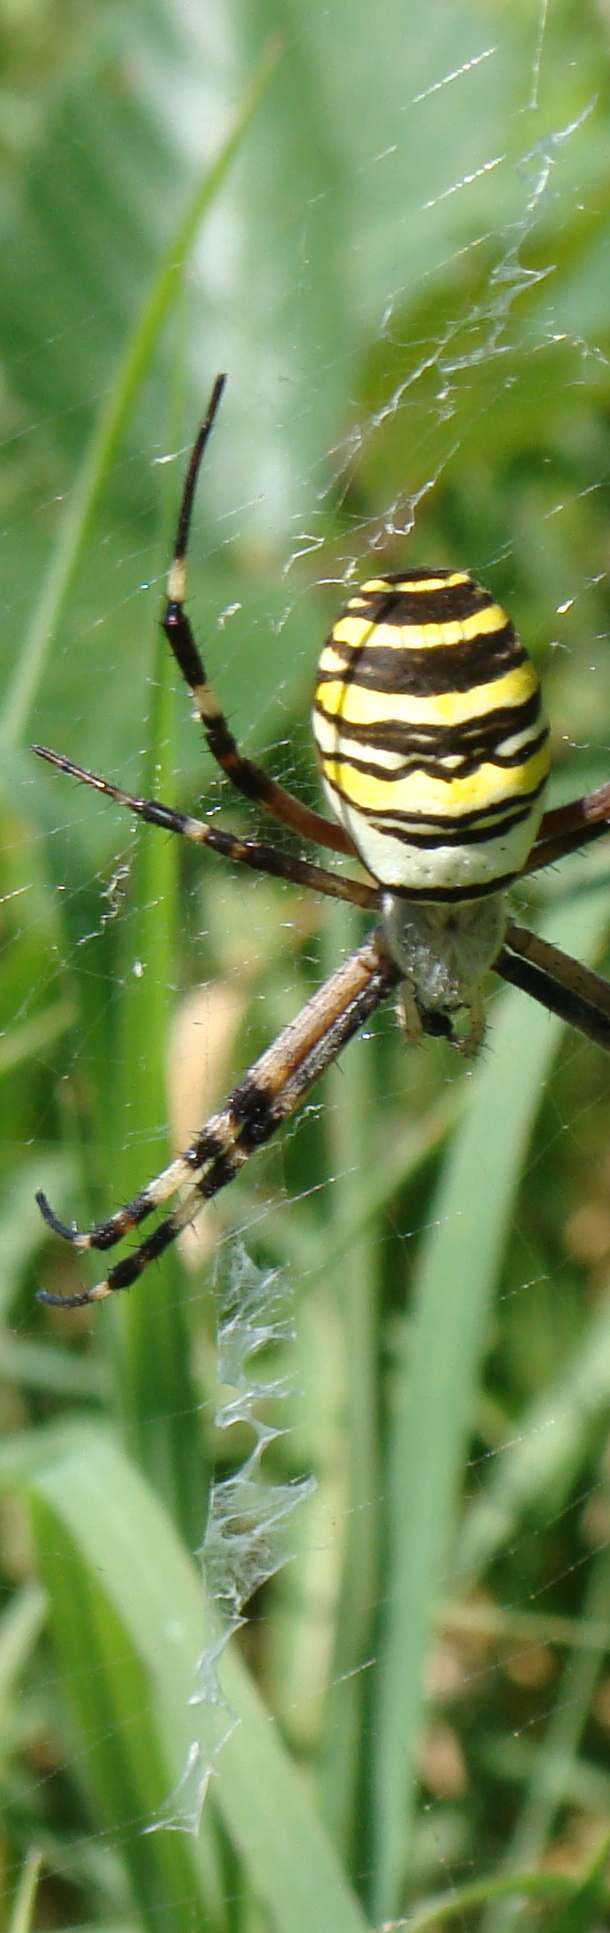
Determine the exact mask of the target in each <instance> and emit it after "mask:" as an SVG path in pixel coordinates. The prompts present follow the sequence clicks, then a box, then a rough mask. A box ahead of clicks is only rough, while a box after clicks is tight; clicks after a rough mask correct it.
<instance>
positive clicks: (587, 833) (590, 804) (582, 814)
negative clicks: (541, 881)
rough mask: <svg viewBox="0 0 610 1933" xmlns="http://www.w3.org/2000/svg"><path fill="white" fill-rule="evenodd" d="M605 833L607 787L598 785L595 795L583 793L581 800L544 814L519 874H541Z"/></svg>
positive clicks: (609, 802) (609, 810) (609, 808)
mask: <svg viewBox="0 0 610 1933" xmlns="http://www.w3.org/2000/svg"><path fill="white" fill-rule="evenodd" d="M608 831H610V785H599V786H598V787H597V791H595V792H586V793H584V794H583V797H582V798H581V799H571V800H570V803H569V805H560V806H557V807H556V808H555V810H554V811H552V812H545V814H544V818H543V820H542V824H541V826H540V829H539V832H538V837H537V839H536V840H535V842H534V845H533V847H532V850H531V853H530V855H529V859H528V860H527V861H526V864H525V866H524V868H523V871H524V872H526V873H536V872H541V870H542V867H543V866H552V865H553V864H554V863H555V860H556V859H563V858H564V857H565V855H566V853H568V852H577V851H578V850H579V848H580V847H581V846H587V845H589V844H590V841H591V840H592V839H599V838H600V837H601V834H602V833H603V832H608Z"/></svg>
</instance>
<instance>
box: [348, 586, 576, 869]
mask: <svg viewBox="0 0 610 1933" xmlns="http://www.w3.org/2000/svg"><path fill="white" fill-rule="evenodd" d="M313 724H314V734H315V740H316V746H317V750H318V756H319V760H320V766H321V770H322V777H323V781H324V786H325V790H326V792H327V795H328V798H329V800H330V803H331V805H332V807H333V811H334V812H335V813H336V815H337V818H338V819H339V820H340V822H341V824H342V825H343V826H344V827H345V829H346V831H347V832H348V833H349V834H350V836H351V838H352V839H353V841H354V845H355V846H356V848H357V851H358V852H359V854H360V857H361V858H362V860H363V861H364V864H365V865H366V866H367V867H368V869H369V871H370V872H371V873H372V874H373V876H374V878H375V879H377V880H379V881H380V883H381V884H382V885H383V886H387V887H388V888H393V889H394V890H399V891H402V892H405V893H413V894H418V895H421V896H423V897H425V898H427V899H440V900H443V899H454V898H455V899H468V898H469V897H473V898H474V897H478V895H479V894H480V893H482V892H483V893H485V892H494V891H497V890H498V889H499V888H501V887H502V886H503V885H505V884H508V882H509V881H510V880H511V879H513V878H514V877H515V875H516V874H518V873H519V872H521V870H522V868H523V866H524V864H525V860H526V858H527V855H528V852H529V850H530V847H531V846H532V844H533V841H534V839H535V837H536V833H537V830H538V826H539V824H540V820H541V817H542V810H543V803H544V791H545V786H546V781H547V777H548V771H549V745H548V728H547V725H546V721H545V717H544V712H543V709H542V700H541V695H540V685H539V681H538V677H537V674H536V671H535V670H534V666H533V664H532V663H531V660H530V659H529V658H528V656H527V652H526V651H525V650H524V647H523V645H522V644H521V643H520V641H519V638H518V637H517V635H516V633H515V631H514V628H513V625H512V624H511V621H510V618H508V617H507V615H506V612H505V611H503V610H502V609H501V607H500V605H499V604H496V603H495V601H494V599H493V597H492V596H491V594H490V593H489V592H488V591H484V590H482V589H481V586H480V585H479V584H475V583H474V581H473V579H472V578H471V577H468V576H467V574H466V572H465V571H451V570H436V571H425V570H421V571H407V572H401V573H397V574H395V575H393V576H388V577H382V578H372V579H371V580H370V581H369V582H368V583H367V584H363V585H362V587H361V589H360V590H359V591H356V592H354V595H353V597H351V598H350V600H349V603H348V604H346V605H345V606H344V609H343V610H342V611H341V612H340V614H339V617H338V618H337V620H336V623H335V624H334V625H333V629H332V631H331V634H330V637H329V638H328V639H327V641H326V644H325V645H324V649H323V651H322V654H321V657H320V662H319V665H318V674H317V681H316V691H315V702H314V713H313Z"/></svg>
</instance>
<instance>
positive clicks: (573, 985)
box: [494, 920, 610, 1053]
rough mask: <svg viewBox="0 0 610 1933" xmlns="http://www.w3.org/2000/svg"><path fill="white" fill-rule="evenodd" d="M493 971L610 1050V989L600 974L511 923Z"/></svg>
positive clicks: (527, 930)
mask: <svg viewBox="0 0 610 1933" xmlns="http://www.w3.org/2000/svg"><path fill="white" fill-rule="evenodd" d="M494 972H495V973H499V974H500V975H501V978H502V979H503V980H508V981H510V983H511V985H512V986H516V987H520V988H521V989H522V991H523V992H524V993H529V994H530V995H531V997H532V999H534V1000H538V1001H540V1004H541V1006H543V1007H548V1009H549V1010H550V1012H551V1013H556V1014H558V1016H559V1018H560V1020H567V1021H568V1022H569V1024H570V1026H571V1027H575V1028H576V1029H577V1031H578V1032H579V1033H581V1034H584V1035H585V1036H586V1038H587V1039H588V1040H593V1041H594V1042H595V1044H596V1046H598V1047H603V1048H604V1049H605V1051H606V1053H608V1052H610V987H609V986H608V982H607V981H606V980H603V979H602V978H601V976H600V974H599V973H593V972H592V971H591V968H590V967H585V966H582V965H581V962H580V960H573V959H572V958H571V957H570V955H569V954H567V953H562V951H561V949H560V947H558V946H551V945H550V943H549V941H548V940H541V939H540V938H539V937H538V935H537V934H536V933H530V932H529V929H528V928H527V927H525V926H519V925H518V924H517V922H516V921H515V920H509V921H508V925H507V929H506V938H505V944H504V946H503V947H502V948H501V949H500V953H499V954H498V958H497V960H496V961H495V962H494Z"/></svg>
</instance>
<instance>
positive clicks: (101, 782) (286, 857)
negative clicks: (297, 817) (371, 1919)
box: [32, 745, 379, 909]
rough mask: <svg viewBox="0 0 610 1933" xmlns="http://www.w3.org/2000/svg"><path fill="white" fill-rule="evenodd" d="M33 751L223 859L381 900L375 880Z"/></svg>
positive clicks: (371, 901) (340, 893)
mask: <svg viewBox="0 0 610 1933" xmlns="http://www.w3.org/2000/svg"><path fill="white" fill-rule="evenodd" d="M32 751H33V752H35V753H36V756H37V758H43V759H45V760H46V762H47V765H54V766H55V768H56V770H57V771H58V772H67V774H68V777H69V778H73V779H78V780H79V781H80V783H81V784H82V785H91V786H93V789H94V791H96V792H103V793H104V796H105V797H106V798H108V799H114V800H115V801H116V803H117V805H122V806H126V807H127V809H128V811H130V812H133V813H135V815H136V817H138V818H140V819H145V820H146V822H147V824H148V825H153V826H162V827H163V829H164V831H165V832H176V833H180V835H181V837H182V838H183V839H190V840H191V841H192V843H193V844H194V845H196V846H208V847H209V849H210V852H215V853H218V855H219V857H220V858H221V859H231V860H234V861H235V862H236V863H237V864H239V865H242V866H249V867H250V868H251V870H252V871H253V872H261V873H271V874H272V875H273V877H274V878H276V879H289V880H291V881H292V883H293V884H294V885H297V886H308V887H310V888H311V890H312V891H313V892H316V893H324V894H325V896H326V898H327V899H347V900H349V901H350V902H351V904H352V906H362V907H366V908H367V909H369V908H371V907H376V906H378V904H379V891H378V888H377V887H376V886H367V885H365V884H364V883H362V882H361V881H360V880H357V879H343V878H342V877H341V875H340V874H339V873H330V872H328V871H327V870H326V868H325V867H324V866H316V865H315V864H314V863H313V861H311V860H309V859H299V858H296V857H295V856H294V855H292V854H291V853H284V852H280V851H279V850H278V848H277V847H276V846H272V845H268V844H267V842H266V840H264V839H241V838H239V837H238V835H237V834H236V833H234V832H223V831H222V830H221V828H220V826H212V825H208V824H207V823H206V821H205V820H204V819H196V818H193V817H192V816H191V815H190V814H189V813H187V812H178V811H176V810H175V808H174V807H173V806H171V805H163V804H162V803H161V800H160V799H142V798H140V797H139V796H138V795H137V794H136V793H133V792H125V791H124V790H123V787H122V786H120V785H113V784H112V783H111V781H110V779H104V778H101V777H100V775H99V773H97V772H89V771H87V768H86V766H84V765H76V764H75V763H74V760H73V759H71V758H64V757H63V755H62V753H61V752H52V751H51V750H50V748H49V746H48V745H33V746H32Z"/></svg>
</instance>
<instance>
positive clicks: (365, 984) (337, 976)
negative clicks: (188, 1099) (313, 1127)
mask: <svg viewBox="0 0 610 1933" xmlns="http://www.w3.org/2000/svg"><path fill="white" fill-rule="evenodd" d="M398 977H399V974H398V968H397V967H396V965H395V964H394V962H393V961H392V960H390V959H389V957H388V955H387V954H386V952H385V949H384V945H383V939H382V936H381V935H380V934H379V933H378V932H373V933H372V934H371V935H370V936H369V938H368V939H367V940H365V941H364V943H363V945H362V946H360V947H358V948H357V950H356V952H355V953H353V954H352V955H351V956H350V958H349V959H348V960H346V961H345V962H344V963H343V965H342V966H340V967H338V968H337V971H336V972H335V973H333V974H332V975H331V977H330V979H328V980H327V981H326V983H325V985H324V986H323V987H321V988H319V989H318V992H317V993H315V994H313V996H312V998H311V1000H309V1001H308V1002H307V1005H306V1006H305V1007H304V1008H303V1009H302V1012H301V1013H300V1014H299V1015H298V1016H297V1019H296V1020H293V1021H291V1022H290V1023H289V1025H288V1026H287V1027H285V1028H284V1029H283V1031H282V1033H281V1034H279V1035H278V1038H277V1040H276V1041H275V1042H274V1044H273V1046H272V1047H270V1048H267V1050H266V1052H265V1053H263V1054H262V1055H261V1056H260V1059H259V1060H258V1061H256V1062H255V1064H254V1066H253V1067H252V1068H250V1070H249V1072H248V1073H247V1074H246V1075H245V1076H244V1078H243V1079H242V1080H241V1081H239V1082H238V1084H237V1086H236V1087H235V1088H234V1089H233V1091H232V1093H231V1094H230V1096H229V1099H228V1101H227V1102H226V1104H225V1106H224V1108H222V1109H221V1110H220V1111H219V1113H217V1114H215V1115H212V1117H211V1118H210V1120H209V1121H208V1122H206V1124H205V1126H204V1127H203V1128H202V1129H201V1131H200V1133H199V1134H198V1135H197V1136H196V1137H195V1140H194V1141H193V1142H192V1144H191V1147H190V1148H189V1150H188V1152H187V1154H186V1155H184V1156H181V1157H180V1158H179V1159H178V1160H177V1161H173V1162H171V1163H170V1165H169V1167H168V1168H166V1169H164V1170H163V1173H162V1174H161V1175H159V1176H158V1177H157V1179H156V1181H154V1182H152V1183H149V1184H148V1185H147V1187H146V1188H143V1189H142V1191H141V1193H140V1194H139V1195H137V1196H135V1197H134V1199H133V1201H132V1202H130V1203H128V1204H127V1206H126V1207H125V1208H123V1209H119V1210H118V1212H117V1214H115V1215H113V1216H110V1218H109V1220H108V1221H107V1222H103V1223H100V1224H98V1226H97V1227H95V1228H93V1229H91V1230H90V1231H89V1232H88V1233H87V1234H79V1232H78V1230H76V1229H71V1228H68V1227H66V1226H65V1224H63V1223H62V1222H60V1221H58V1219H57V1217H56V1216H55V1215H54V1214H53V1211H52V1209H51V1208H50V1207H49V1204H48V1202H47V1201H46V1198H45V1197H44V1196H40V1195H39V1196H37V1200H38V1203H39V1206H40V1208H41V1210H42V1213H43V1215H44V1218H45V1221H47V1222H48V1224H49V1226H50V1227H51V1228H53V1230H54V1231H55V1232H56V1233H57V1234H59V1235H63V1236H64V1237H65V1239H66V1240H67V1241H69V1242H71V1243H72V1244H73V1245H74V1246H75V1247H77V1248H79V1249H83V1248H98V1249H99V1248H102V1249H104V1248H109V1247H112V1246H113V1245H114V1243H115V1242H117V1241H119V1240H120V1239H121V1236H123V1235H124V1234H125V1233H126V1232H127V1230H128V1229H130V1228H134V1227H137V1226H138V1224H139V1223H140V1222H142V1221H143V1220H144V1219H145V1217H146V1216H147V1215H149V1214H150V1213H151V1212H152V1210H153V1209H154V1208H156V1207H157V1206H158V1205H159V1203H160V1202H161V1201H163V1200H164V1199H166V1198H167V1196H168V1195H169V1194H171V1193H174V1192H175V1190H176V1188H177V1187H179V1186H180V1185H181V1184H182V1183H185V1184H186V1185H187V1193H186V1195H185V1197H184V1200H183V1201H182V1202H180V1203H179V1204H178V1207H177V1208H175V1209H174V1211H173V1212H172V1214H171V1215H168V1216H167V1217H166V1218H165V1219H164V1220H163V1221H162V1222H160V1223H159V1224H158V1226H157V1228H155V1229H154V1230H153V1232H152V1234H150V1235H149V1236H147V1237H146V1238H145V1239H144V1241H143V1242H141V1243H140V1244H139V1246H138V1248H136V1249H135V1250H134V1251H133V1253H132V1254H131V1255H128V1256H126V1257H125V1258H124V1259H123V1260H122V1261H120V1262H118V1263H117V1264H116V1266H115V1267H114V1268H113V1269H110V1271H109V1273H108V1275H107V1277H106V1278H105V1280H104V1281H102V1282H98V1283H96V1284H95V1286H94V1287H93V1288H91V1289H82V1290H81V1291H79V1292H78V1293H77V1294H75V1295H71V1296H61V1295H52V1294H50V1293H49V1292H48V1290H45V1289H41V1290H39V1292H38V1300H39V1301H41V1302H45V1303H47V1304H48V1305H51V1306H52V1307H54V1308H69V1309H70V1308H82V1307H83V1306H85V1305H86V1304H87V1303H90V1302H99V1301H101V1300H103V1299H104V1298H105V1297H106V1296H108V1295H112V1294H114V1292H115V1291H116V1290H118V1289H127V1288H130V1287H131V1286H132V1284H133V1283H134V1282H136V1281H137V1279H138V1276H140V1275H141V1274H142V1271H143V1270H144V1269H145V1268H146V1267H147V1266H148V1263H149V1262H152V1261H154V1260H155V1259H156V1258H157V1257H158V1256H160V1255H162V1254H163V1253H164V1251H165V1249H166V1248H168V1247H169V1246H170V1244H171V1243H172V1242H173V1241H175V1239H176V1236H177V1235H179V1234H180V1231H181V1229H182V1228H185V1227H186V1226H187V1224H188V1223H189V1222H192V1221H193V1220H194V1218H195V1216H196V1215H197V1214H198V1213H199V1211H200V1209H201V1208H202V1207H203V1205H204V1203H205V1202H207V1201H211V1200H212V1198H213V1197H214V1195H216V1194H218V1193H219V1191H220V1189H221V1188H225V1187H226V1186H227V1184H228V1183H229V1182H230V1181H232V1180H233V1177H234V1175H235V1174H237V1171H238V1169H239V1168H240V1167H242V1166H243V1165H244V1163H245V1162H246V1161H247V1160H248V1159H249V1156H250V1155H251V1154H253V1153H254V1150H255V1149H256V1148H258V1147H261V1146H263V1145H264V1144H265V1143H266V1142H267V1141H269V1140H270V1138H271V1136H272V1135H273V1134H274V1133H275V1131H276V1129H277V1128H278V1127H279V1126H280V1125H281V1123H282V1122H283V1121H286V1120H288V1119H289V1118H290V1116H291V1115H292V1114H294V1113H295V1112H296V1110H297V1108H298V1107H299V1106H300V1105H301V1103H302V1101H303V1100H304V1099H305V1096H306V1095H307V1094H308V1092H309V1090H310V1088H311V1087H312V1086H313V1085H314V1082H315V1081H317V1080H318V1079H319V1078H320V1075H321V1074H323V1073H324V1072H325V1070H326V1068H327V1067H329V1066H330V1065H331V1063H332V1061H334V1060H335V1059H336V1057H337V1055H338V1054H340V1053H341V1050H342V1048H343V1047H344V1046H345V1045H346V1043H347V1042H348V1040H351V1039H352V1036H353V1035H354V1034H356V1033H358V1031H359V1029H360V1028H361V1027H362V1026H363V1024H364V1021H365V1020H367V1019H368V1018H369V1016H370V1015H371V1014H372V1013H374V1011H375V1008H376V1007H378V1006H379V1004H380V1002H381V1001H382V1000H383V999H384V998H385V996H386V995H387V994H388V993H389V992H390V990H391V988H392V987H393V986H394V985H395V984H396V982H397V980H398ZM194 1177H196V1178H195V1179H194Z"/></svg>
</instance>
